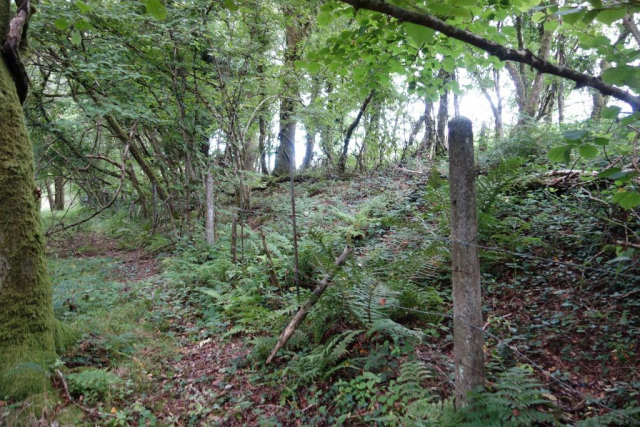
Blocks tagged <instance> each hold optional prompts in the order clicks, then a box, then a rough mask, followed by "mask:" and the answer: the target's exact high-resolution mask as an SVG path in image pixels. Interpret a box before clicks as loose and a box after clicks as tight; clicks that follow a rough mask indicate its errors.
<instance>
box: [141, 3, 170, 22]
mask: <svg viewBox="0 0 640 427" xmlns="http://www.w3.org/2000/svg"><path fill="white" fill-rule="evenodd" d="M144 5H145V7H146V8H147V12H148V13H149V14H150V15H151V16H153V17H154V18H156V19H157V20H159V21H164V20H165V18H166V17H167V8H165V7H164V5H163V4H162V2H161V1H160V0H146V1H145V3H144Z"/></svg>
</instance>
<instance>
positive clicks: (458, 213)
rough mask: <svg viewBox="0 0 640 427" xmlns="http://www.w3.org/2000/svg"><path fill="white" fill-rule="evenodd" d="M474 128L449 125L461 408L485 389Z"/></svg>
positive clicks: (462, 122)
mask: <svg viewBox="0 0 640 427" xmlns="http://www.w3.org/2000/svg"><path fill="white" fill-rule="evenodd" d="M475 178H476V172H475V165H474V158H473V130H472V124H471V120H469V119H467V118H466V117H462V116H460V117H456V118H455V119H453V120H451V121H450V122H449V187H450V191H451V261H452V269H453V337H454V338H453V343H454V344H453V345H454V350H453V352H454V358H455V380H456V392H455V395H456V406H457V407H461V406H464V405H465V404H466V402H467V393H468V392H469V391H471V390H473V389H474V388H476V387H482V386H484V353H483V348H482V347H483V343H484V337H483V332H482V291H481V288H480V261H479V259H478V248H477V246H475V244H476V243H477V242H476V238H477V236H478V212H477V203H476V186H475Z"/></svg>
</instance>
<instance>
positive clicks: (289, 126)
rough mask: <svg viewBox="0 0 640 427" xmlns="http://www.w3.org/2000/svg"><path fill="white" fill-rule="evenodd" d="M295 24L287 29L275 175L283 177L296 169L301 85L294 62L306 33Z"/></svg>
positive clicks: (297, 57) (296, 20)
mask: <svg viewBox="0 0 640 427" xmlns="http://www.w3.org/2000/svg"><path fill="white" fill-rule="evenodd" d="M292 20H293V22H292V23H290V24H289V25H287V28H286V44H287V45H286V49H285V54H284V66H285V69H286V70H287V71H286V73H287V76H288V77H287V78H285V79H284V80H285V82H284V83H285V85H287V86H288V91H287V92H286V96H284V97H283V98H282V99H281V100H280V132H279V133H278V139H279V141H280V146H279V148H278V154H277V156H276V164H275V167H274V169H273V174H274V175H276V176H282V175H286V174H288V173H289V169H291V168H292V167H293V168H294V169H295V161H296V156H295V142H296V124H297V122H296V120H295V117H294V114H295V107H296V102H297V101H296V99H297V98H298V96H299V85H298V82H297V76H296V75H295V73H294V69H295V68H294V62H295V61H296V60H298V59H300V52H299V48H298V45H299V43H300V42H301V41H302V39H303V38H304V35H305V32H304V30H303V28H302V27H301V25H300V23H299V22H298V18H297V17H294V18H292Z"/></svg>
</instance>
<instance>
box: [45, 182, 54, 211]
mask: <svg viewBox="0 0 640 427" xmlns="http://www.w3.org/2000/svg"><path fill="white" fill-rule="evenodd" d="M45 188H46V189H47V202H48V203H49V210H50V211H53V207H54V206H55V200H56V199H55V197H54V194H53V190H52V189H51V182H49V181H47V183H46V184H45Z"/></svg>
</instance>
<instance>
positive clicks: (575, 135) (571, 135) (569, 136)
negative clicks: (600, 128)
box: [562, 129, 588, 141]
mask: <svg viewBox="0 0 640 427" xmlns="http://www.w3.org/2000/svg"><path fill="white" fill-rule="evenodd" d="M587 132H588V131H587V130H585V129H574V130H567V131H564V132H563V133H562V136H564V139H566V140H567V141H579V140H581V139H582V138H583V137H584V136H585V135H586V134H587Z"/></svg>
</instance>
